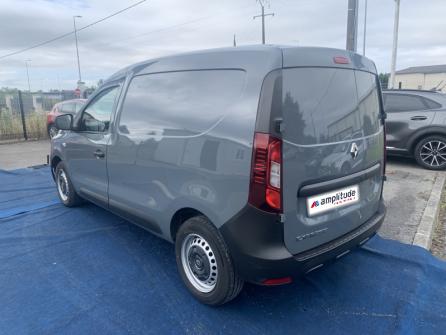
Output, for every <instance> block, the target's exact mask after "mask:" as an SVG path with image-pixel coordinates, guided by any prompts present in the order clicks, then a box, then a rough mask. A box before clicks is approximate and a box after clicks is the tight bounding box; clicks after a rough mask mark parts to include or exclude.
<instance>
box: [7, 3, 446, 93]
mask: <svg viewBox="0 0 446 335" xmlns="http://www.w3.org/2000/svg"><path fill="white" fill-rule="evenodd" d="M136 1H137V0H132V1H107V0H78V1H69V0H57V1H56V0H54V1H47V0H15V1H12V0H11V1H2V2H0V41H1V45H0V55H3V54H6V53H9V52H13V51H15V50H18V49H21V48H25V47H27V46H30V45H33V44H36V43H39V42H41V41H44V40H47V39H50V38H53V37H55V36H58V35H60V34H63V33H66V32H69V31H72V29H73V19H72V16H73V15H82V18H80V19H78V20H77V24H78V27H82V26H84V25H86V24H88V23H90V22H93V21H95V20H97V19H99V18H101V17H104V16H106V15H109V14H111V13H113V12H115V11H118V10H120V9H122V8H123V7H126V6H129V5H131V4H133V3H135V2H136ZM363 2H364V0H360V22H359V37H358V50H359V51H360V52H361V51H362V22H363V7H362V6H363ZM269 4H270V7H269V8H267V9H266V10H267V11H268V12H274V13H275V16H274V17H267V18H266V21H267V22H266V27H267V31H266V36H267V42H268V43H275V44H291V45H300V46H306V45H312V46H327V47H336V48H345V34H346V17H347V0H323V1H314V0H299V1H297V0H270V1H269ZM368 9H369V12H368V18H367V22H368V25H367V49H366V54H367V56H368V57H370V58H371V59H373V60H374V61H375V63H376V64H377V67H378V70H379V71H381V72H387V71H389V67H390V66H389V64H390V57H391V47H392V31H393V15H394V1H391V0H373V1H369V2H368ZM259 11H260V8H259V5H258V3H256V1H255V0H244V1H240V0H226V1H208V0H190V1H180V0H149V1H147V2H145V3H143V4H141V5H139V6H137V7H135V8H133V9H130V10H129V11H126V12H124V13H122V14H120V15H117V16H115V17H113V18H111V19H109V20H107V21H104V22H102V23H99V24H97V25H95V26H93V27H91V28H88V29H85V30H83V31H81V32H79V52H80V60H81V67H82V76H83V79H84V80H85V81H86V82H87V84H95V83H96V82H97V81H98V80H99V79H101V78H106V77H108V76H109V75H110V74H112V73H114V72H115V71H117V70H119V69H120V68H122V67H124V66H127V65H129V64H132V63H135V62H138V61H141V60H145V59H150V58H153V57H159V56H163V55H168V54H172V53H177V52H182V51H190V50H196V49H206V48H214V47H222V46H230V45H232V39H233V34H236V35H237V43H238V44H239V45H243V44H257V43H259V42H260V39H261V30H260V28H261V22H260V20H259V19H256V20H253V15H256V14H258V13H259ZM445 12H446V1H443V0H430V1H402V2H401V16H400V35H399V49H398V66H397V67H398V68H399V69H401V68H405V67H408V66H416V65H429V64H438V63H444V62H445V61H444V59H445V51H446V50H445V47H444V28H445V27H444V26H445V24H444V13H445ZM25 59H32V61H31V63H30V79H31V88H32V89H49V88H74V87H75V85H76V81H77V63H76V55H75V45H74V36H72V35H71V36H68V37H66V38H64V39H61V40H58V41H56V42H54V43H51V44H48V45H45V46H43V47H40V48H37V49H34V50H30V51H28V52H25V53H22V54H18V55H15V56H12V57H8V58H5V59H1V60H0V87H1V86H13V87H19V88H26V87H27V81H26V70H25V64H24V60H25Z"/></svg>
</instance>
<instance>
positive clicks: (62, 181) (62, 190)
mask: <svg viewBox="0 0 446 335" xmlns="http://www.w3.org/2000/svg"><path fill="white" fill-rule="evenodd" d="M56 180H57V191H58V192H59V196H60V198H61V199H62V201H64V202H65V201H67V200H68V195H69V186H68V179H67V175H66V174H65V171H64V170H62V169H60V170H59V171H58V173H57V179H56Z"/></svg>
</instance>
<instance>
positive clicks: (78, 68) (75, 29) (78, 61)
mask: <svg viewBox="0 0 446 335" xmlns="http://www.w3.org/2000/svg"><path fill="white" fill-rule="evenodd" d="M81 17H82V16H80V15H75V16H73V25H74V38H75V40H76V55H77V70H78V72H79V81H78V84H80V83H82V77H81V63H80V60H79V47H78V44H77V28H76V18H81Z"/></svg>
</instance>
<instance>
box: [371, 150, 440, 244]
mask: <svg viewBox="0 0 446 335" xmlns="http://www.w3.org/2000/svg"><path fill="white" fill-rule="evenodd" d="M437 173H444V172H436V171H430V170H425V169H423V168H421V167H419V166H418V165H417V164H416V163H415V161H414V160H412V159H409V158H400V157H389V158H388V160H387V169H386V175H387V181H386V183H385V185H384V201H385V203H386V206H387V215H386V219H385V221H384V224H383V226H382V227H381V229H380V231H379V233H380V235H381V236H382V237H385V238H391V239H395V240H398V241H400V242H403V243H408V244H412V242H413V239H414V237H415V234H416V232H417V228H418V225H419V223H420V220H421V217H422V215H423V211H424V209H425V207H426V204H427V200H428V199H429V195H430V193H431V190H432V186H433V184H434V182H435V178H436V176H437Z"/></svg>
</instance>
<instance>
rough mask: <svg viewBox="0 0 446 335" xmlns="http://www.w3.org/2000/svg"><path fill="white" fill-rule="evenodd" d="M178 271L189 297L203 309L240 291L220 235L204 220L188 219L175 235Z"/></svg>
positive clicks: (231, 297)
mask: <svg viewBox="0 0 446 335" xmlns="http://www.w3.org/2000/svg"><path fill="white" fill-rule="evenodd" d="M175 253H176V260H177V266H178V271H179V272H180V275H181V277H182V279H183V281H184V283H185V284H186V286H187V288H188V289H189V291H190V292H191V293H192V295H193V296H194V297H195V298H196V299H198V300H199V301H200V302H202V303H204V304H207V305H213V306H216V305H222V304H224V303H226V302H228V301H230V300H232V299H234V298H235V297H236V296H237V295H238V294H239V293H240V291H241V290H242V288H243V281H242V280H241V279H240V278H239V276H238V275H237V273H236V271H235V269H234V266H233V263H232V260H231V257H230V254H229V250H228V248H227V246H226V243H225V242H224V240H223V237H222V236H221V234H220V232H219V231H218V230H217V229H216V228H215V227H214V226H213V225H212V224H211V223H210V222H209V220H208V219H207V218H206V217H204V216H196V217H193V218H190V219H189V220H187V221H186V222H184V223H183V225H181V227H180V229H179V230H178V233H177V235H176V241H175Z"/></svg>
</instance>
